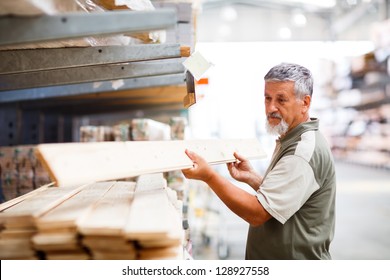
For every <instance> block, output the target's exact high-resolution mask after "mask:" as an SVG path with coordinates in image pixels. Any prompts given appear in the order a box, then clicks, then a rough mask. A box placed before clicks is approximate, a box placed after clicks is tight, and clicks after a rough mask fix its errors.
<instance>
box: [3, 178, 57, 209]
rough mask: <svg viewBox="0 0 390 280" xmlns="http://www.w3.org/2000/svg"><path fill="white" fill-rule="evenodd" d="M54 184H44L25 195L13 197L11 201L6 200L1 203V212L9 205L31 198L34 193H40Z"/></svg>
mask: <svg viewBox="0 0 390 280" xmlns="http://www.w3.org/2000/svg"><path fill="white" fill-rule="evenodd" d="M53 185H54V183H50V184H46V185H43V186H41V187H39V188H38V189H35V190H33V191H31V192H28V193H26V194H24V195H21V196H18V197H16V198H14V199H11V200H9V201H6V202H4V203H2V204H0V212H2V211H4V210H5V209H7V208H9V207H12V206H14V205H15V204H18V203H20V202H22V201H23V200H25V199H27V198H30V197H32V196H34V195H37V194H39V193H40V192H41V191H43V190H46V189H47V188H49V187H52V186H53Z"/></svg>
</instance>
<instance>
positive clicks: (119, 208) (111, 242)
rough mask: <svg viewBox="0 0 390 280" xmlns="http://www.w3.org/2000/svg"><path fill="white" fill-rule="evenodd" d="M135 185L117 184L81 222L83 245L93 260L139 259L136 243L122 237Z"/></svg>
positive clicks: (132, 183)
mask: <svg viewBox="0 0 390 280" xmlns="http://www.w3.org/2000/svg"><path fill="white" fill-rule="evenodd" d="M135 187H136V185H135V183H134V182H116V183H115V185H113V186H112V188H110V190H109V191H107V192H106V193H105V194H104V195H103V196H102V197H101V199H100V200H99V201H98V202H97V203H95V205H93V207H91V208H90V209H89V211H88V213H87V214H86V215H85V216H84V217H83V218H82V219H80V220H79V222H78V229H79V232H80V233H81V234H82V236H83V238H82V243H83V244H84V246H86V247H87V248H88V249H89V251H90V252H91V257H92V258H93V259H136V258H137V251H136V248H135V245H134V242H133V241H128V240H126V239H125V237H124V236H123V228H124V227H125V225H126V222H127V219H128V214H129V211H130V208H131V207H132V201H133V198H134V191H135Z"/></svg>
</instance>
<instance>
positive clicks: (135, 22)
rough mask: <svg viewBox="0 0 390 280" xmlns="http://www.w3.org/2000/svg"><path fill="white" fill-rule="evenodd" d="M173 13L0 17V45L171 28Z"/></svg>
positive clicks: (168, 10) (175, 21)
mask: <svg viewBox="0 0 390 280" xmlns="http://www.w3.org/2000/svg"><path fill="white" fill-rule="evenodd" d="M176 23H177V16H176V12H175V10H173V9H160V10H154V11H110V12H104V13H89V14H88V13H84V12H79V13H68V14H61V15H40V16H31V17H21V16H2V17H0V45H1V46H4V45H13V44H21V43H34V42H41V41H50V40H63V39H71V38H80V37H88V36H94V35H108V34H123V33H140V32H147V31H152V30H162V29H168V28H171V27H174V26H175V25H176Z"/></svg>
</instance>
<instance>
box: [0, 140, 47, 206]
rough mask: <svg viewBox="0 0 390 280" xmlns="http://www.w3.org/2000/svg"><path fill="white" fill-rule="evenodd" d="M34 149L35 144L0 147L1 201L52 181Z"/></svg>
mask: <svg viewBox="0 0 390 280" xmlns="http://www.w3.org/2000/svg"><path fill="white" fill-rule="evenodd" d="M34 149H35V146H33V145H22V146H14V147H0V203H2V202H5V201H8V200H11V199H13V198H16V197H18V196H21V195H23V194H26V193H29V192H31V191H33V190H34V189H36V188H37V187H39V186H42V185H45V184H48V183H50V182H51V180H50V177H49V173H48V172H47V171H46V170H44V168H43V166H42V164H41V162H39V161H38V160H37V158H36V156H35V152H34Z"/></svg>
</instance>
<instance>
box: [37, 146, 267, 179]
mask: <svg viewBox="0 0 390 280" xmlns="http://www.w3.org/2000/svg"><path fill="white" fill-rule="evenodd" d="M186 149H189V150H192V151H194V152H196V153H198V154H200V155H201V156H202V157H204V158H205V160H206V161H207V162H208V163H210V164H221V163H226V162H233V161H235V160H236V159H235V158H234V156H233V153H234V152H235V151H237V152H238V153H240V154H241V155H243V156H244V157H246V158H248V159H257V158H263V157H265V156H266V154H265V153H264V151H263V149H262V147H261V146H260V143H259V142H258V141H257V140H256V139H233V140H219V139H212V140H172V141H127V142H97V143H63V144H40V145H38V146H37V148H36V151H37V156H38V158H39V159H40V160H41V161H42V163H43V165H44V166H45V167H46V169H47V170H48V172H49V174H50V176H51V178H52V179H53V181H55V182H56V184H57V185H58V186H71V185H80V184H85V183H89V182H94V181H105V180H116V179H122V178H129V177H136V176H139V175H142V174H149V173H159V172H167V171H174V170H181V169H185V168H190V167H191V166H192V161H191V160H190V159H189V158H188V157H187V155H186V154H185V150H186Z"/></svg>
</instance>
